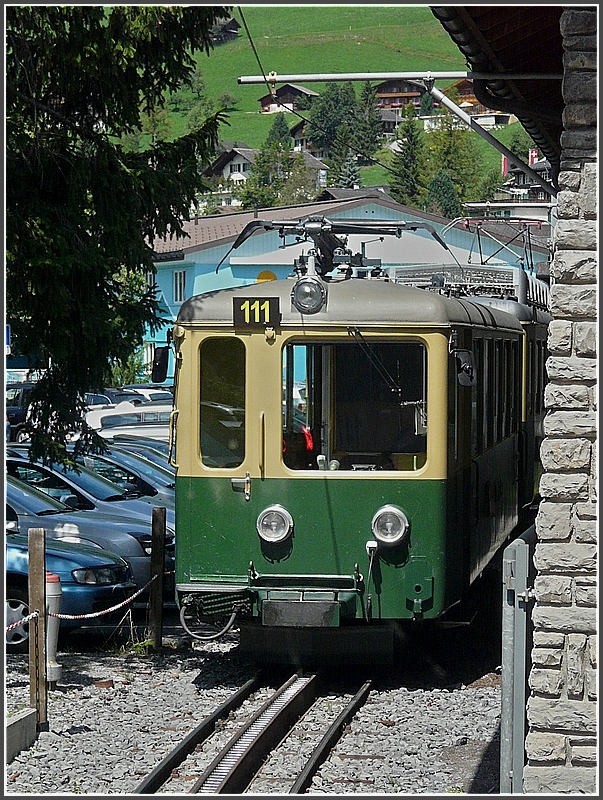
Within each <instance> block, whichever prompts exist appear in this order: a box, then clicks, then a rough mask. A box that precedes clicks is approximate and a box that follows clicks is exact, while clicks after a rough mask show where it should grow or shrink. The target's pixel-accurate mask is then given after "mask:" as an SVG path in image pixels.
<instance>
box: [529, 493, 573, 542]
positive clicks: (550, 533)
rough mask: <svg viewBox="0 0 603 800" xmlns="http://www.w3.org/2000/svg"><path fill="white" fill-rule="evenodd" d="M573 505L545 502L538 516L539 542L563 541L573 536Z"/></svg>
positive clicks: (540, 507)
mask: <svg viewBox="0 0 603 800" xmlns="http://www.w3.org/2000/svg"><path fill="white" fill-rule="evenodd" d="M571 516H572V505H571V503H551V502H548V501H546V500H543V501H542V502H541V503H540V506H539V508H538V514H537V515H536V533H537V535H538V539H539V540H551V539H555V540H563V539H568V538H569V536H570V534H571Z"/></svg>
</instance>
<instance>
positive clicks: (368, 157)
mask: <svg viewBox="0 0 603 800" xmlns="http://www.w3.org/2000/svg"><path fill="white" fill-rule="evenodd" d="M237 11H238V12H239V14H240V15H241V20H242V21H243V27H244V28H245V33H246V34H247V38H248V39H249V44H250V45H251V49H252V50H253V54H254V55H255V59H256V61H257V63H258V67H259V70H260V73H261V75H262V77H263V78H264V82H265V83H266V88H267V89H268V94H269V95H270V97H271V98H272V99H273V100H274V102H275V103H276V104H277V105H279V106H282V107H283V108H285V105H284V103H281V101H280V100H279V99H278V97H277V96H276V94H275V93H274V92H273V90H272V87H271V84H270V81H269V80H268V78H267V77H266V72H265V71H264V67H263V66H262V62H261V61H260V57H259V54H258V51H257V49H256V47H255V44H254V42H253V39H252V38H251V33H250V32H249V28H248V27H247V21H246V20H245V15H244V14H243V9H242V8H241V6H237ZM287 111H288V112H289V113H291V114H294V115H295V116H296V117H299V119H301V120H302V121H303V122H305V123H307V124H309V125H314V127H315V128H318V130H319V131H322V133H328V131H327V130H325V128H323V127H321V126H320V125H317V124H316V122H311V121H310V120H309V119H307V118H306V117H304V116H303V115H302V114H300V113H298V112H297V111H294V110H293V109H289V108H288V109H287ZM348 147H349V149H350V150H352V152H354V153H356V155H359V156H362V158H365V159H366V160H367V161H370V162H372V163H373V164H376V165H377V166H378V167H382V168H383V169H385V170H387V172H391V173H392V175H395V174H396V171H395V170H393V169H392V168H391V167H388V166H387V164H384V163H383V162H382V161H379V160H378V159H376V158H373V157H372V156H369V155H367V154H366V153H364V152H363V151H362V150H358V148H356V147H354V146H353V145H352V144H349V143H348Z"/></svg>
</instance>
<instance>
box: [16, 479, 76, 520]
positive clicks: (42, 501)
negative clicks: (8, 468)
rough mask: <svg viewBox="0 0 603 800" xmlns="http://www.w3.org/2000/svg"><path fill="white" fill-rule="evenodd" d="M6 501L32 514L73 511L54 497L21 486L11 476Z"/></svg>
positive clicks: (29, 487)
mask: <svg viewBox="0 0 603 800" xmlns="http://www.w3.org/2000/svg"><path fill="white" fill-rule="evenodd" d="M6 499H7V500H8V501H9V502H11V503H16V504H18V505H20V506H21V507H22V508H26V509H27V511H28V512H29V513H30V514H60V513H61V512H62V511H73V509H72V508H69V506H66V505H65V503H61V501H60V500H57V499H56V498H54V497H50V496H49V495H47V494H44V492H39V491H38V490H37V489H34V488H33V486H28V487H27V488H26V487H24V486H19V484H18V482H17V481H15V480H14V479H13V478H11V477H10V476H8V477H7V480H6Z"/></svg>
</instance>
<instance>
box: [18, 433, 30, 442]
mask: <svg viewBox="0 0 603 800" xmlns="http://www.w3.org/2000/svg"><path fill="white" fill-rule="evenodd" d="M28 441H29V434H28V433H26V432H25V431H19V433H18V434H17V442H28Z"/></svg>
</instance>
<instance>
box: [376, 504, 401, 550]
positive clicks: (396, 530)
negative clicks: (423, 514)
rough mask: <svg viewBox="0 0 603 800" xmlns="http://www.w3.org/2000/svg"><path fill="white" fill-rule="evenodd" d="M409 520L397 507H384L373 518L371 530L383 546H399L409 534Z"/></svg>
mask: <svg viewBox="0 0 603 800" xmlns="http://www.w3.org/2000/svg"><path fill="white" fill-rule="evenodd" d="M408 527H409V526H408V519H407V518H406V515H405V514H404V513H403V512H402V511H400V509H399V508H396V507H395V506H383V508H380V509H379V511H377V513H376V514H375V516H374V517H373V521H372V522H371V530H372V532H373V536H374V537H375V539H376V540H377V541H378V542H381V544H399V543H400V542H401V541H402V540H403V539H404V538H405V537H406V536H407V534H408Z"/></svg>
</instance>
